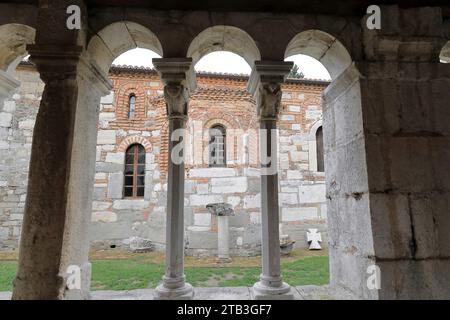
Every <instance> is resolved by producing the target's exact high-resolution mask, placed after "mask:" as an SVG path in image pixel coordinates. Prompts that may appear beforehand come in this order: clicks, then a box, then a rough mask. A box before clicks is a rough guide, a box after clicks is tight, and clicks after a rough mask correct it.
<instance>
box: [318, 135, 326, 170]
mask: <svg viewBox="0 0 450 320" xmlns="http://www.w3.org/2000/svg"><path fill="white" fill-rule="evenodd" d="M316 152H317V171H318V172H324V171H325V164H324V162H325V161H324V153H323V130H322V126H320V127H319V128H318V129H317V131H316Z"/></svg>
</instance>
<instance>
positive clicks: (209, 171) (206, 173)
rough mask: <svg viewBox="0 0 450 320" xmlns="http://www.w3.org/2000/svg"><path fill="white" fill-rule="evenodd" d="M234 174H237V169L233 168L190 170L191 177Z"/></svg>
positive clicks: (216, 176) (215, 176) (217, 176)
mask: <svg viewBox="0 0 450 320" xmlns="http://www.w3.org/2000/svg"><path fill="white" fill-rule="evenodd" d="M234 176H236V170H234V169H233V168H198V169H191V170H189V177H191V178H213V177H214V178H219V177H234Z"/></svg>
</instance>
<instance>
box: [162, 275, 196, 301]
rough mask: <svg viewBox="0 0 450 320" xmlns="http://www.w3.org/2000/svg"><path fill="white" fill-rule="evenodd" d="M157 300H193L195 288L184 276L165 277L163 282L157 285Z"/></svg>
mask: <svg viewBox="0 0 450 320" xmlns="http://www.w3.org/2000/svg"><path fill="white" fill-rule="evenodd" d="M154 299H155V300H192V299H194V288H193V287H192V286H191V285H190V284H189V283H186V282H184V277H182V278H167V277H166V276H164V277H163V282H162V283H161V284H160V285H159V286H157V287H156V289H155V294H154Z"/></svg>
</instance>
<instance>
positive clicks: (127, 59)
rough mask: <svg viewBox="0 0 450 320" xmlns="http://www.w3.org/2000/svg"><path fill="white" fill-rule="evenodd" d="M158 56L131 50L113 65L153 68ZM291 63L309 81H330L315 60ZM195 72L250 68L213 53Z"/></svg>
mask: <svg viewBox="0 0 450 320" xmlns="http://www.w3.org/2000/svg"><path fill="white" fill-rule="evenodd" d="M158 57H159V55H157V54H156V53H154V52H153V51H150V50H146V49H133V50H130V51H128V52H125V53H124V54H122V55H121V56H119V57H118V58H117V59H116V60H114V62H113V63H114V64H121V65H131V66H143V67H153V64H152V58H158ZM286 61H293V62H294V63H295V64H296V65H298V66H299V70H300V71H301V72H303V74H304V75H305V77H306V78H310V79H330V75H329V73H328V72H327V70H326V69H325V67H324V66H323V65H322V64H321V63H320V62H319V61H317V60H316V59H314V58H311V57H309V56H305V55H301V54H299V55H295V56H292V57H289V58H287V59H286ZM195 70H196V71H209V72H225V73H243V74H249V73H250V71H251V68H250V66H249V65H248V64H247V62H245V60H244V59H243V58H241V57H240V56H238V55H236V54H234V53H231V52H226V51H219V52H213V53H210V54H208V55H206V56H204V57H203V58H202V59H200V61H199V62H198V63H197V64H196V65H195Z"/></svg>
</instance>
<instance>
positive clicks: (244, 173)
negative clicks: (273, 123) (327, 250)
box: [0, 62, 328, 256]
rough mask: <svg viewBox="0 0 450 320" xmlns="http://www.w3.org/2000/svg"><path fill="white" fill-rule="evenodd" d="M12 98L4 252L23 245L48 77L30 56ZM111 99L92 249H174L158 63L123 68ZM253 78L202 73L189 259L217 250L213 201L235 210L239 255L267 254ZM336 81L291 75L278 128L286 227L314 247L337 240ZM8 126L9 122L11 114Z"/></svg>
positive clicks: (2, 129)
mask: <svg viewBox="0 0 450 320" xmlns="http://www.w3.org/2000/svg"><path fill="white" fill-rule="evenodd" d="M16 77H17V78H18V79H20V81H21V87H20V88H19V89H17V91H16V93H15V94H14V95H13V96H12V97H11V99H9V100H7V101H6V102H5V103H4V106H3V110H2V111H1V115H2V123H1V124H0V133H1V136H0V146H1V149H2V153H1V156H0V165H1V167H0V169H1V170H0V204H1V206H2V207H1V208H0V250H13V249H15V248H17V247H18V241H19V238H20V230H21V222H22V217H23V210H24V203H25V198H26V183H27V173H28V162H29V156H30V146H31V141H32V131H33V126H34V120H35V115H36V112H37V109H38V106H39V102H40V99H41V94H42V89H43V84H42V83H41V81H40V80H39V76H38V73H37V72H36V71H35V69H34V66H33V65H32V64H31V63H27V62H24V63H21V64H20V65H19V67H18V68H17V71H16ZM109 77H110V80H111V81H112V83H113V89H112V91H111V93H110V94H109V95H108V96H105V97H103V98H102V100H101V104H100V106H99V108H100V119H99V123H98V138H97V153H96V169H95V170H96V172H95V184H94V194H93V203H92V222H91V230H90V239H91V248H92V249H94V250H100V249H117V248H121V249H129V248H130V245H131V243H132V242H134V243H135V242H136V241H137V242H138V243H140V244H141V245H142V246H144V247H149V246H151V247H152V248H154V249H156V250H164V249H165V223H166V204H167V192H168V191H167V183H166V181H167V163H168V139H169V137H168V119H167V113H166V105H165V101H164V96H163V87H164V86H163V83H162V82H161V80H160V78H159V76H158V74H157V73H156V72H155V71H154V70H153V69H147V68H136V67H128V66H113V67H112V68H111V70H110V74H109ZM247 83H248V76H246V75H238V74H215V73H206V72H200V73H197V89H196V91H195V92H194V93H193V94H192V95H191V98H190V102H189V108H188V119H189V120H188V122H187V125H186V131H185V133H184V134H185V136H183V139H185V148H184V150H183V152H184V154H185V168H186V170H185V185H184V206H185V209H184V213H185V214H184V215H185V217H184V219H185V248H186V254H188V255H215V254H217V246H218V243H217V241H218V240H217V231H218V225H217V216H215V215H212V214H211V213H210V212H209V211H208V210H207V209H206V205H207V204H210V203H220V202H225V203H229V204H231V205H232V207H233V210H234V216H231V217H230V220H229V241H230V243H229V245H230V253H231V254H232V255H244V256H247V255H257V254H260V250H261V209H260V206H261V193H260V188H261V186H260V183H261V182H260V169H259V159H258V155H259V139H260V138H259V132H258V130H259V124H258V121H257V114H256V104H255V101H254V100H253V98H252V96H251V95H250V94H249V93H248V92H247V90H246V85H247ZM327 85H328V82H326V81H322V80H308V79H288V80H287V81H286V83H285V84H283V96H282V110H281V111H280V115H279V120H278V123H279V126H278V128H279V130H278V137H277V138H278V176H279V205H280V212H279V214H280V232H281V234H282V235H287V236H288V237H289V238H290V239H291V240H293V241H295V246H296V247H307V246H308V243H307V241H306V239H307V238H306V232H307V230H308V229H310V228H316V229H318V230H319V231H320V232H321V233H322V239H323V243H322V245H323V246H326V245H327V209H326V197H325V181H324V179H325V175H324V164H323V145H322V98H321V94H322V91H323V90H324V88H325V87H326V86H327ZM5 119H6V120H8V121H6V120H5Z"/></svg>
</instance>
